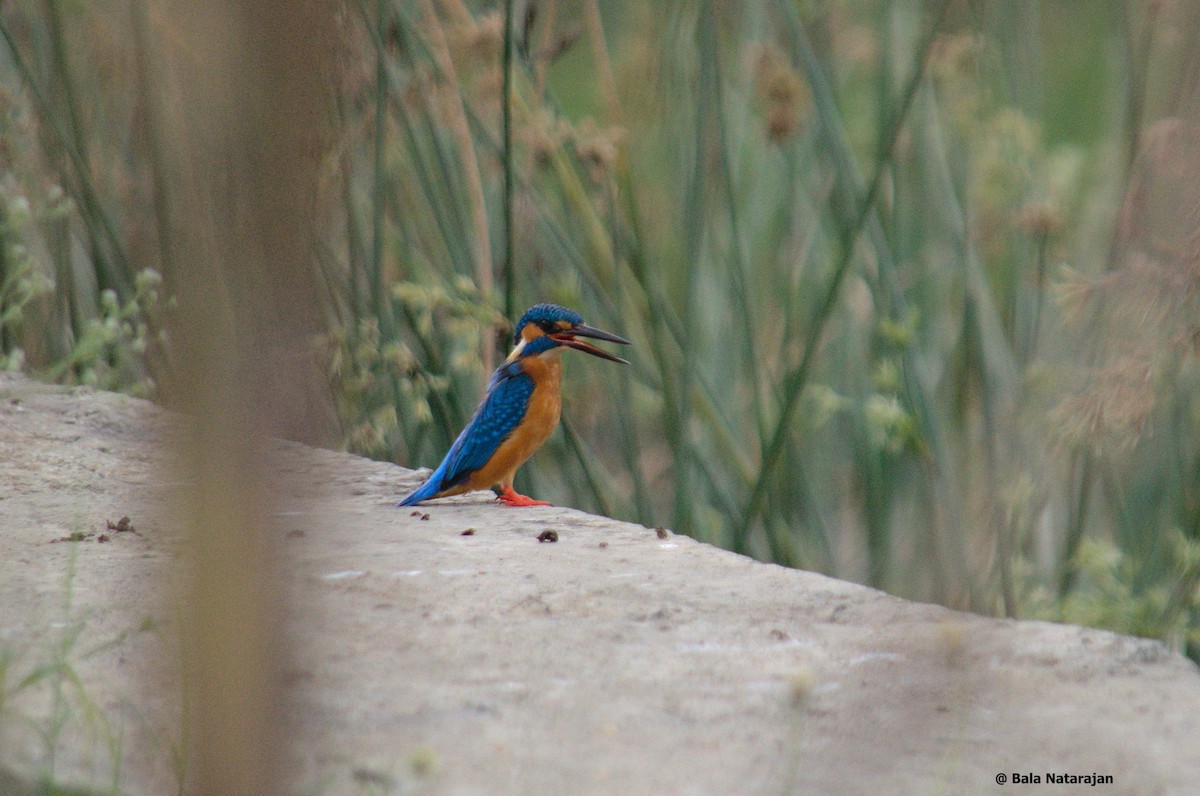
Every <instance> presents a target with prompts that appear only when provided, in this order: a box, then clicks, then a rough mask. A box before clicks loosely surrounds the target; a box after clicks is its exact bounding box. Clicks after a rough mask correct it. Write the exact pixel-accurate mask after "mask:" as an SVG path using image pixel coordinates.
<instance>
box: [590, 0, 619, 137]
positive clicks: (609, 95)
mask: <svg viewBox="0 0 1200 796" xmlns="http://www.w3.org/2000/svg"><path fill="white" fill-rule="evenodd" d="M583 22H584V25H585V26H586V27H587V33H588V41H590V42H591V43H592V58H593V60H594V61H595V62H596V72H597V75H598V77H599V82H600V95H601V96H602V97H603V98H604V118H605V119H606V120H607V121H609V122H615V121H617V120H618V119H620V117H621V104H620V102H619V101H618V99H617V83H616V81H615V80H613V73H612V64H611V63H610V62H609V58H608V45H607V44H606V43H605V41H604V23H603V22H602V21H601V19H600V7H599V5H597V3H596V0H585V2H584V4H583Z"/></svg>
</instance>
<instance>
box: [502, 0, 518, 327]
mask: <svg viewBox="0 0 1200 796" xmlns="http://www.w3.org/2000/svg"><path fill="white" fill-rule="evenodd" d="M502 60H503V64H502V69H503V70H504V87H503V91H504V96H503V97H502V98H501V100H500V107H501V111H502V116H503V127H504V316H505V317H506V318H508V319H509V320H510V321H512V320H515V319H516V317H517V274H516V264H515V262H514V261H515V253H514V240H513V238H514V235H515V232H516V230H514V229H513V136H512V103H513V97H512V93H513V0H504V57H503V59H502Z"/></svg>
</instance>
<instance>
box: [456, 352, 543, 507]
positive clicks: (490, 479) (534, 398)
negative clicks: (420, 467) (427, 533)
mask: <svg viewBox="0 0 1200 796" xmlns="http://www.w3.org/2000/svg"><path fill="white" fill-rule="evenodd" d="M524 365H525V372H526V373H528V374H529V376H530V377H531V378H532V379H533V384H534V389H533V394H532V395H530V396H529V406H528V407H527V408H526V410H525V417H524V418H522V419H521V423H520V425H518V426H517V428H516V429H515V430H514V431H513V432H512V434H510V435H509V436H508V439H506V440H504V442H502V443H500V447H499V448H497V449H496V453H495V454H494V455H493V456H492V458H491V459H489V460H488V462H487V464H485V465H484V466H483V467H481V468H480V469H479V470H476V471H475V473H474V474H473V475H472V476H471V477H470V478H469V479H468V480H467V482H466V484H464V486H465V487H466V489H487V488H489V487H492V486H495V485H496V484H499V485H501V486H505V487H511V486H512V482H513V476H514V475H516V472H517V468H519V467H520V466H521V465H522V464H524V463H525V462H526V461H527V460H528V459H529V457H530V456H532V455H533V454H534V451H536V450H537V449H538V448H540V447H542V443H543V442H545V441H546V440H547V439H548V438H549V437H550V434H551V433H552V432H553V431H554V427H555V426H556V425H558V418H559V415H560V414H561V413H562V393H561V392H560V385H561V384H562V363H561V362H559V359H558V355H557V354H551V355H549V356H547V355H542V356H537V357H529V358H528V359H527V361H526V362H525V363H524ZM464 491H466V490H464Z"/></svg>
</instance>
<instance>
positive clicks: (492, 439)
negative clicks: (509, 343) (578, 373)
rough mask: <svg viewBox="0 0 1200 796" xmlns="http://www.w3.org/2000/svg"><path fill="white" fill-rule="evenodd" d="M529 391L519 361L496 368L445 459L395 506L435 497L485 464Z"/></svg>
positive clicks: (528, 380)
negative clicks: (468, 421)
mask: <svg viewBox="0 0 1200 796" xmlns="http://www.w3.org/2000/svg"><path fill="white" fill-rule="evenodd" d="M533 388H534V384H533V379H532V378H531V377H530V376H529V375H528V374H526V373H525V372H524V370H523V369H522V367H521V363H520V362H519V361H518V362H510V363H506V364H504V365H501V366H500V367H499V368H497V369H496V372H495V373H493V374H492V378H491V380H490V381H488V388H487V393H486V394H485V395H484V398H483V401H482V403H480V404H479V408H478V409H476V410H475V416H474V417H473V418H471V422H470V423H468V424H467V427H466V428H464V429H463V431H462V433H461V434H459V435H458V439H456V440H455V441H454V445H452V446H451V448H450V452H449V453H447V454H446V458H445V459H443V460H442V463H441V464H440V465H439V466H438V468H437V469H436V470H434V471H433V474H432V475H431V476H429V478H428V479H427V480H426V481H425V483H423V484H421V486H420V487H419V488H418V489H417V490H416V491H415V492H413V493H412V494H411V495H409V496H408V497H406V498H404V500H401V501H400V503H399V504H398V505H400V506H411V505H413V504H415V503H420V502H421V501H422V500H429V499H430V498H432V497H436V496H437V494H438V493H439V492H441V491H443V490H446V489H450V488H451V487H453V486H456V485H457V484H460V483H462V482H463V481H465V480H466V479H467V478H469V477H470V475H471V473H473V472H475V471H476V470H478V469H479V468H481V467H483V466H484V465H485V464H487V462H488V460H489V459H491V458H492V455H493V454H495V452H496V449H497V448H499V447H500V443H502V442H503V441H504V440H505V439H507V438H508V435H509V434H511V433H512V432H513V429H515V428H516V427H517V425H519V424H520V422H521V418H523V417H525V410H526V409H527V408H528V407H529V396H531V395H533Z"/></svg>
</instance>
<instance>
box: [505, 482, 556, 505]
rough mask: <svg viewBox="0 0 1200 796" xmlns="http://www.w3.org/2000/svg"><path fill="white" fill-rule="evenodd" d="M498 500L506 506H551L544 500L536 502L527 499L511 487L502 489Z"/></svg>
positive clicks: (529, 498)
mask: <svg viewBox="0 0 1200 796" xmlns="http://www.w3.org/2000/svg"><path fill="white" fill-rule="evenodd" d="M496 500H499V501H500V502H501V503H503V504H504V505H506V506H521V507H525V506H549V505H550V504H549V503H547V502H546V501H544V500H534V499H533V498H531V497H526V496H525V495H522V494H520V493H519V492H517V491H516V490H515V489H513V488H512V487H511V486H506V487H501V488H500V494H499V496H497V498H496Z"/></svg>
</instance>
